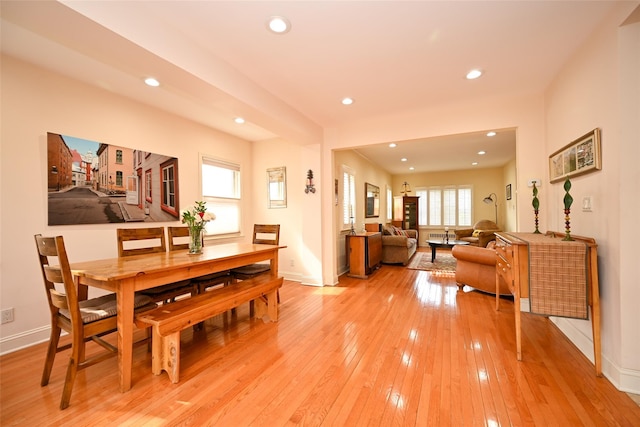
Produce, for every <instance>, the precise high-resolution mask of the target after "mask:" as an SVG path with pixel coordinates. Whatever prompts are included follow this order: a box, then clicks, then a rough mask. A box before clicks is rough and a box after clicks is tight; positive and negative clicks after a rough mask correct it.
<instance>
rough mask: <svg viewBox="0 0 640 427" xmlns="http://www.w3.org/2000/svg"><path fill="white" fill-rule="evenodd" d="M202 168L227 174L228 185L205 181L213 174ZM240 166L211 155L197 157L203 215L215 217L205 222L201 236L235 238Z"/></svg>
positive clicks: (238, 220) (238, 227)
mask: <svg viewBox="0 0 640 427" xmlns="http://www.w3.org/2000/svg"><path fill="white" fill-rule="evenodd" d="M206 167H213V168H219V169H221V171H219V172H220V173H222V174H224V173H225V172H226V173H231V175H232V177H231V181H232V182H229V186H228V187H225V186H222V185H220V182H218V183H217V185H213V184H211V183H210V182H205V180H207V179H213V178H211V176H212V173H215V171H206V170H205V168H206ZM241 177H242V173H241V165H240V164H238V163H235V162H230V161H227V160H222V159H218V158H216V157H215V156H211V155H207V154H200V194H202V200H203V201H205V202H207V212H209V213H212V214H214V215H215V216H216V219H215V220H213V221H209V223H207V226H206V228H205V235H207V236H217V237H227V236H235V235H239V234H240V232H241V227H242V191H241Z"/></svg>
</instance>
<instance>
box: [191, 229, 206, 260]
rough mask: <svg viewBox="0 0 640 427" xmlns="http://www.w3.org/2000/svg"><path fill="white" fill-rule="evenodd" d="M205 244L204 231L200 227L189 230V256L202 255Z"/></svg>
mask: <svg viewBox="0 0 640 427" xmlns="http://www.w3.org/2000/svg"><path fill="white" fill-rule="evenodd" d="M203 244H204V229H203V228H200V227H193V228H191V227H190V228H189V254H190V255H196V254H201V253H202V246H203Z"/></svg>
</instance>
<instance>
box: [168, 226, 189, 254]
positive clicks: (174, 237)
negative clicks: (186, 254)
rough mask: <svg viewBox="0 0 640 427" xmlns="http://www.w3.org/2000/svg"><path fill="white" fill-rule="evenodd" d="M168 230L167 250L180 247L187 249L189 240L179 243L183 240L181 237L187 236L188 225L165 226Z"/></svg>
mask: <svg viewBox="0 0 640 427" xmlns="http://www.w3.org/2000/svg"><path fill="white" fill-rule="evenodd" d="M167 231H168V232H169V250H170V251H177V250H180V249H189V241H188V240H187V242H186V243H179V242H180V241H182V240H184V239H181V238H183V237H187V238H188V237H189V227H167Z"/></svg>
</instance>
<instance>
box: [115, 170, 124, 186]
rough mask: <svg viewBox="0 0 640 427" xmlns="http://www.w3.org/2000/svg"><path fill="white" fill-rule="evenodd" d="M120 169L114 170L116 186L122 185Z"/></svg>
mask: <svg viewBox="0 0 640 427" xmlns="http://www.w3.org/2000/svg"><path fill="white" fill-rule="evenodd" d="M122 182H123V180H122V171H117V172H116V187H122Z"/></svg>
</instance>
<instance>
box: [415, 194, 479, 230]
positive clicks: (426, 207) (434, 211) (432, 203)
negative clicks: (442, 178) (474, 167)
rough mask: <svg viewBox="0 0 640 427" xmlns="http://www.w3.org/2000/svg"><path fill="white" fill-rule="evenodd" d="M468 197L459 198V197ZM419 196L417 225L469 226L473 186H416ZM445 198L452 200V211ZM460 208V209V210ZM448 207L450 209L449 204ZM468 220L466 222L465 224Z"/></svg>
mask: <svg viewBox="0 0 640 427" xmlns="http://www.w3.org/2000/svg"><path fill="white" fill-rule="evenodd" d="M465 193H468V198H464V199H462V200H461V199H460V197H466V195H465ZM416 196H419V197H420V198H419V199H418V203H419V211H420V216H419V218H418V225H420V226H424V227H445V226H446V227H470V226H471V222H472V213H473V205H472V202H473V188H472V186H470V185H457V186H456V185H446V186H431V187H417V188H416ZM446 200H449V201H452V203H453V205H454V206H453V211H450V210H448V206H447V204H446V203H445V201H446ZM461 208H462V210H461ZM449 209H451V207H450V205H449ZM467 220H468V224H467Z"/></svg>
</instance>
